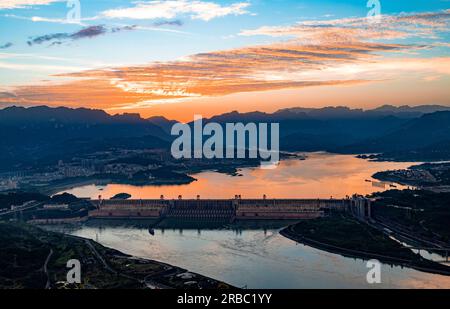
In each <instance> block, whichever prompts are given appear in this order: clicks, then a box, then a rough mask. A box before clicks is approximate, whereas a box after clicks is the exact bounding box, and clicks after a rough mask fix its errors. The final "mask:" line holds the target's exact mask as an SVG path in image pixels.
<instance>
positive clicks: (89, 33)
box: [27, 25, 136, 46]
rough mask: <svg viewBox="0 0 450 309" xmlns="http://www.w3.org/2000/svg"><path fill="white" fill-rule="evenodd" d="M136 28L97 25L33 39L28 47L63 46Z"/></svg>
mask: <svg viewBox="0 0 450 309" xmlns="http://www.w3.org/2000/svg"><path fill="white" fill-rule="evenodd" d="M135 28H136V26H134V25H133V26H123V27H114V28H111V29H109V28H107V27H105V26H103V25H97V26H89V27H86V28H83V29H81V30H79V31H77V32H74V33H53V34H46V35H42V36H38V37H32V38H30V40H29V41H28V42H27V43H28V45H30V46H32V45H35V44H43V43H47V42H51V44H50V45H49V46H55V45H61V44H62V43H64V42H66V41H76V40H80V39H90V38H94V37H97V36H100V35H104V34H107V33H116V32H120V31H125V30H134V29H135Z"/></svg>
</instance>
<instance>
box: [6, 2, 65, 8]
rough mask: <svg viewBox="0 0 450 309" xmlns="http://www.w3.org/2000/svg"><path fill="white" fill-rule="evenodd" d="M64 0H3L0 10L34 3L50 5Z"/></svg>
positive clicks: (28, 5)
mask: <svg viewBox="0 0 450 309" xmlns="http://www.w3.org/2000/svg"><path fill="white" fill-rule="evenodd" d="M61 1H64V0H2V1H1V2H0V10H3V9H22V8H27V7H31V6H34V5H48V4H50V3H53V2H61Z"/></svg>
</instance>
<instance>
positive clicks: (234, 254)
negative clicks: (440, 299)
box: [50, 153, 450, 288]
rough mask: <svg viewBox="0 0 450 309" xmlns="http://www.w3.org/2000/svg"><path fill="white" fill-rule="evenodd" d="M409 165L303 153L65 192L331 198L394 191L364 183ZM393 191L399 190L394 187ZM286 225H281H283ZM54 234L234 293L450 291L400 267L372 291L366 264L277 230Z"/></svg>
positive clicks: (101, 226) (115, 229)
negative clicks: (179, 177)
mask: <svg viewBox="0 0 450 309" xmlns="http://www.w3.org/2000/svg"><path fill="white" fill-rule="evenodd" d="M413 164H414V163H395V162H370V161H367V160H362V159H358V158H355V157H353V156H346V155H333V154H326V153H313V154H308V158H307V159H306V160H304V161H302V160H286V161H283V162H281V164H280V166H279V167H278V168H277V169H274V170H261V169H258V168H246V169H243V170H241V171H240V174H242V176H241V177H232V176H229V175H224V174H218V173H215V172H203V173H200V174H196V175H194V177H196V178H197V179H198V181H196V182H194V183H192V184H189V185H183V186H158V187H156V186H144V187H136V186H127V185H114V184H109V185H106V186H96V185H89V186H82V187H78V188H74V189H71V190H68V191H66V192H70V193H73V194H75V195H77V196H79V197H92V198H96V197H97V196H98V195H103V197H104V198H109V197H111V196H113V195H115V194H117V193H121V192H127V193H129V194H131V195H132V197H133V198H159V196H160V195H161V194H164V195H165V196H166V197H167V198H175V197H176V196H178V195H179V194H181V195H183V197H184V198H189V197H190V198H194V197H195V196H196V195H197V194H199V195H201V197H202V198H231V197H233V196H234V195H235V194H241V195H242V197H243V198H251V197H261V196H262V195H263V194H267V196H269V197H278V198H283V197H290V198H329V197H330V196H333V197H335V198H341V197H345V196H346V195H352V194H354V193H359V194H368V193H372V192H375V191H380V190H383V189H390V188H392V187H390V186H389V184H387V185H386V186H385V187H384V188H383V187H382V185H381V184H379V183H378V184H377V185H374V184H373V183H372V182H369V181H368V180H372V178H371V176H372V175H373V174H374V173H376V172H378V171H384V170H391V169H403V168H407V167H409V166H411V165H413ZM398 188H400V189H401V188H404V187H402V186H398ZM287 224H288V223H284V225H287ZM50 228H51V229H57V230H59V231H62V232H65V233H69V234H73V235H77V236H82V237H87V238H91V239H93V240H96V241H98V242H99V243H101V244H103V245H105V246H108V247H111V248H114V249H117V250H120V251H122V252H124V253H128V254H131V255H135V256H139V257H143V258H148V259H153V260H158V261H162V262H165V263H169V264H173V265H176V266H180V267H183V268H186V269H188V270H190V271H193V272H197V273H200V274H203V275H206V276H210V277H213V278H215V279H218V280H222V281H225V282H227V283H230V284H232V285H235V286H238V287H247V288H436V287H440V288H450V277H446V276H440V275H433V274H427V273H423V272H419V271H415V270H412V269H407V268H401V267H398V266H390V265H387V264H383V265H382V269H381V280H382V283H381V284H377V285H369V284H368V283H367V280H366V275H367V272H368V271H369V269H368V268H367V265H366V263H367V262H366V261H363V260H358V259H353V258H347V257H343V256H340V255H337V254H332V253H327V252H325V251H322V250H318V249H315V248H312V247H309V246H304V245H301V244H297V243H295V242H294V241H291V240H289V239H287V238H285V237H283V236H281V235H280V234H279V230H280V229H281V228H282V225H279V224H278V223H276V224H275V223H274V222H267V223H265V224H264V225H263V226H261V223H259V224H258V225H254V226H252V225H250V226H246V227H237V226H227V225H224V226H221V227H219V228H214V229H211V228H203V227H201V226H195V228H192V227H190V228H186V227H184V228H181V227H176V226H173V227H168V228H165V229H161V228H159V229H156V230H155V235H150V233H149V232H148V228H147V226H146V225H145V224H142V223H141V224H138V225H137V224H132V223H131V222H120V221H116V222H114V223H111V222H109V223H108V222H104V221H93V222H91V221H89V222H87V223H84V224H82V225H78V226H59V227H56V226H52V227H50Z"/></svg>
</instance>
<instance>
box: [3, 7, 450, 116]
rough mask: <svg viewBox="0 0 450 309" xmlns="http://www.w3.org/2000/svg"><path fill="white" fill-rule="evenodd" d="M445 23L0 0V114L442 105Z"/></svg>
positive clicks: (395, 15)
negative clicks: (23, 109) (19, 109)
mask: <svg viewBox="0 0 450 309" xmlns="http://www.w3.org/2000/svg"><path fill="white" fill-rule="evenodd" d="M449 23H450V1H449V0H428V1H423V0H421V1H402V0H395V1H394V0H345V1H328V0H303V1H302V0H272V1H269V0H249V1H245V0H244V1H241V0H227V1H222V0H168V1H125V0H69V1H66V0H2V1H1V2H0V29H1V30H0V31H1V32H0V33H1V35H0V108H3V107H6V106H12V105H16V106H35V105H49V106H67V107H73V108H76V107H87V108H96V109H103V110H105V111H107V112H108V113H111V114H117V113H140V114H141V115H142V116H143V117H150V116H155V115H162V116H165V117H167V118H171V119H177V120H181V121H190V120H192V119H193V115H194V114H198V115H203V116H204V117H209V116H212V115H215V114H220V113H225V112H230V111H234V110H237V111H239V112H250V111H255V110H259V111H265V112H274V111H276V110H278V109H282V108H289V107H297V106H301V107H324V106H349V107H352V108H364V109H370V108H374V107H377V106H381V105H385V104H390V105H398V106H400V105H412V106H413V105H425V104H441V105H450V87H449V85H450V83H449V81H450V76H449V75H450V56H449V50H450V41H449V37H450V33H449Z"/></svg>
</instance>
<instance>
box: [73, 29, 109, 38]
mask: <svg viewBox="0 0 450 309" xmlns="http://www.w3.org/2000/svg"><path fill="white" fill-rule="evenodd" d="M107 32H108V29H106V27H105V26H103V25H98V26H89V27H86V28H83V29H81V30H80V31H78V32H75V33H73V34H71V35H70V38H71V39H73V40H79V39H84V38H93V37H96V36H99V35H103V34H105V33H107Z"/></svg>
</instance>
